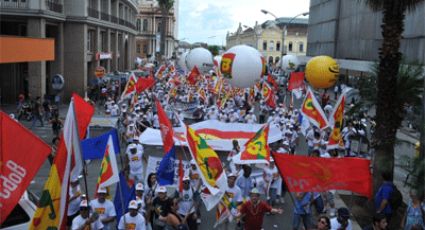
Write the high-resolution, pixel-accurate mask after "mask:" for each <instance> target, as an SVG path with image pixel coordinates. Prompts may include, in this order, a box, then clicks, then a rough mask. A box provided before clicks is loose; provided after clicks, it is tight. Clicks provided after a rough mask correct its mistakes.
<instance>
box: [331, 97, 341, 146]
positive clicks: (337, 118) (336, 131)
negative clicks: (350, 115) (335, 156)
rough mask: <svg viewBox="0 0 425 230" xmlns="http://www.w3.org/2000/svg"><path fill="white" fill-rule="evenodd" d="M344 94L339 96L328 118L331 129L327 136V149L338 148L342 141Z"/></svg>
mask: <svg viewBox="0 0 425 230" xmlns="http://www.w3.org/2000/svg"><path fill="white" fill-rule="evenodd" d="M344 107H345V94H341V96H340V97H339V99H338V101H337V102H336V104H335V106H334V110H333V112H332V114H331V116H330V117H329V125H330V126H331V127H333V129H332V132H331V135H330V136H329V141H328V148H338V146H339V144H340V143H341V141H342V134H341V130H342V122H343V119H344Z"/></svg>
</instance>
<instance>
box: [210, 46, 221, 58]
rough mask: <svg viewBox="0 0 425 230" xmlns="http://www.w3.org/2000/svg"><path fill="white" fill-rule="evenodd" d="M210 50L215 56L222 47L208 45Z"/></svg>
mask: <svg viewBox="0 0 425 230" xmlns="http://www.w3.org/2000/svg"><path fill="white" fill-rule="evenodd" d="M208 50H209V51H210V52H211V54H212V55H213V56H217V55H218V52H219V50H220V47H218V46H217V45H210V46H208Z"/></svg>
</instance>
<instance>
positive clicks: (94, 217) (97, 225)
mask: <svg viewBox="0 0 425 230" xmlns="http://www.w3.org/2000/svg"><path fill="white" fill-rule="evenodd" d="M90 214H91V215H90ZM71 229H72V230H85V229H90V230H101V229H103V224H102V222H100V220H99V214H98V213H97V212H93V213H90V206H89V205H88V204H87V200H82V201H81V203H80V215H78V216H77V217H75V218H74V220H73V221H72V228H71Z"/></svg>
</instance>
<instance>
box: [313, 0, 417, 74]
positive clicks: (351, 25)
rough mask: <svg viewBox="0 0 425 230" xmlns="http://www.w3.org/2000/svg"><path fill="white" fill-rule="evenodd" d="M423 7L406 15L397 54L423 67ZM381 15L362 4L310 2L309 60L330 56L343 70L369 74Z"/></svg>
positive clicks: (378, 43)
mask: <svg viewBox="0 0 425 230" xmlns="http://www.w3.org/2000/svg"><path fill="white" fill-rule="evenodd" d="M424 15H425V3H420V4H419V5H418V7H417V9H416V10H415V11H414V12H412V13H409V14H407V15H406V19H405V23H404V28H405V31H404V33H403V39H402V41H401V47H400V51H401V52H402V53H403V55H404V58H405V60H407V61H418V62H419V63H425V26H424V23H425V20H424ZM381 23H382V13H381V12H373V11H372V10H370V8H369V7H368V6H367V5H365V4H364V1H351V0H326V1H325V0H311V1H310V21H309V26H308V49H307V55H308V56H317V55H329V56H332V57H334V58H337V59H338V60H339V62H340V63H341V64H340V65H341V67H342V68H343V69H346V70H355V71H368V70H370V65H371V64H372V63H373V62H374V61H377V60H378V54H379V52H378V50H379V48H380V46H381V43H382V36H381Z"/></svg>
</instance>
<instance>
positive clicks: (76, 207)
mask: <svg viewBox="0 0 425 230" xmlns="http://www.w3.org/2000/svg"><path fill="white" fill-rule="evenodd" d="M77 193H79V194H80V196H78V197H77V198H75V199H74V200H72V201H71V202H69V204H68V212H67V215H68V216H72V215H74V214H75V213H77V212H78V211H80V203H81V188H80V185H77V186H75V187H72V186H69V199H71V197H73V196H74V195H75V194H77Z"/></svg>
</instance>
